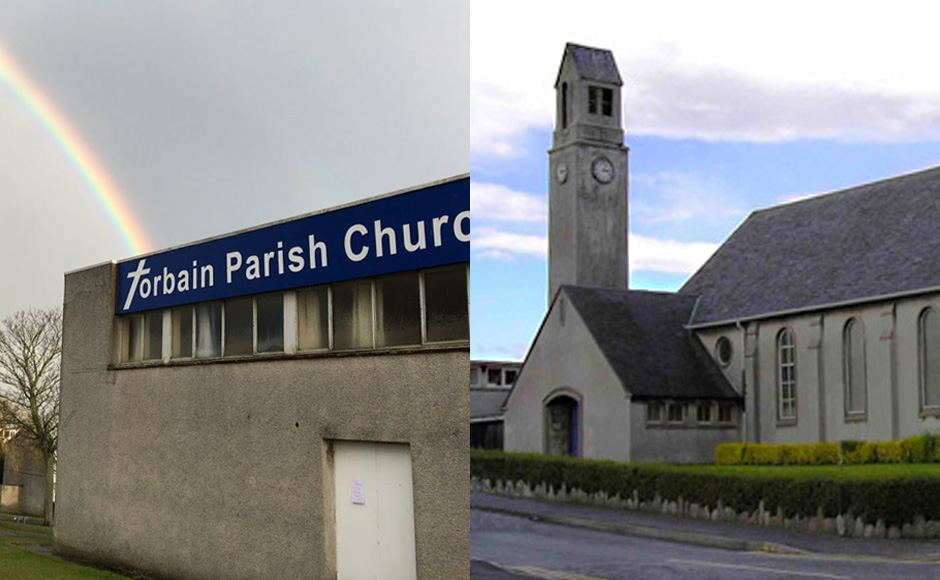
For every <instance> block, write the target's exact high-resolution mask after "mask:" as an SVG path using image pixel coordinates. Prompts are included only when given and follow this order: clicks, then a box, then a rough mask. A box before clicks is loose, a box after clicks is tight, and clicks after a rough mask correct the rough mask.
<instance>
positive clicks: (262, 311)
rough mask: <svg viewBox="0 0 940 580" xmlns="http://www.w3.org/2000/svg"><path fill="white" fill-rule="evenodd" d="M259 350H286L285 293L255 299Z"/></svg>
mask: <svg viewBox="0 0 940 580" xmlns="http://www.w3.org/2000/svg"><path fill="white" fill-rule="evenodd" d="M255 306H256V312H255V314H256V329H257V332H256V338H257V349H256V350H257V352H259V353H261V352H284V295H283V294H281V293H277V294H265V295H264V296H258V297H257V298H256V299H255Z"/></svg>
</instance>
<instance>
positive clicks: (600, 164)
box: [591, 157, 614, 183]
mask: <svg viewBox="0 0 940 580" xmlns="http://www.w3.org/2000/svg"><path fill="white" fill-rule="evenodd" d="M591 173H592V174H593V175H594V179H596V180H598V181H600V182H601V183H610V182H611V181H613V180H614V164H613V163H611V162H610V159H607V158H606V157H598V158H597V159H595V160H594V163H592V164H591Z"/></svg>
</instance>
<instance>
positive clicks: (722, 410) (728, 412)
mask: <svg viewBox="0 0 940 580" xmlns="http://www.w3.org/2000/svg"><path fill="white" fill-rule="evenodd" d="M718 422H719V423H734V406H733V405H728V404H721V405H719V406H718Z"/></svg>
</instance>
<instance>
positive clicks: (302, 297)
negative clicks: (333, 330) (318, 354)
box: [297, 286, 330, 350]
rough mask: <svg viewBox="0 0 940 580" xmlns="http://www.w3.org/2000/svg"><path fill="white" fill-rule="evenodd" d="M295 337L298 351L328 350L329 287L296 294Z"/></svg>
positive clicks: (310, 289)
mask: <svg viewBox="0 0 940 580" xmlns="http://www.w3.org/2000/svg"><path fill="white" fill-rule="evenodd" d="M297 323H298V325H299V327H300V328H299V331H298V333H297V334H298V336H297V342H298V347H299V348H300V350H322V349H326V348H330V310H329V287H328V286H317V287H315V288H307V289H306V290H303V291H301V292H298V293H297Z"/></svg>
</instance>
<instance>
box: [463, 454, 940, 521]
mask: <svg viewBox="0 0 940 580" xmlns="http://www.w3.org/2000/svg"><path fill="white" fill-rule="evenodd" d="M758 455H760V453H758ZM867 469H871V468H868V467H864V466H863V467H855V468H847V467H830V468H826V467H813V468H780V467H772V468H761V467H751V468H747V467H731V468H717V467H711V468H708V467H706V468H702V467H694V466H689V467H679V466H668V465H657V464H631V463H616V462H613V461H595V460H585V459H577V458H564V457H553V456H545V455H530V454H516V453H503V452H500V451H481V450H472V451H471V455H470V474H471V475H472V476H475V477H477V478H480V479H489V480H491V481H493V482H495V481H503V482H519V481H522V482H526V483H528V484H529V485H530V486H532V487H535V486H537V485H539V484H543V485H546V486H549V487H551V488H553V489H555V490H560V489H561V488H562V486H565V487H566V488H567V489H580V490H582V491H584V492H587V493H589V494H593V493H596V492H606V493H607V494H608V495H611V496H613V495H619V496H620V497H621V498H629V497H631V496H632V495H633V493H634V491H636V492H637V493H638V494H639V497H640V499H641V501H650V500H652V499H653V498H654V497H656V496H657V495H658V496H659V497H660V498H661V499H663V500H670V501H676V500H678V499H679V498H680V497H681V498H682V499H683V500H685V501H687V502H691V503H698V504H700V505H706V506H709V507H712V508H714V507H716V506H717V505H718V502H719V501H721V502H722V504H723V505H725V506H728V507H732V508H734V509H735V510H737V511H739V512H741V511H754V510H756V509H757V508H758V505H759V503H760V501H761V500H762V499H763V500H764V502H765V506H766V508H767V509H768V510H770V511H771V512H775V511H776V509H777V506H779V507H780V508H782V510H783V512H784V514H785V515H786V516H787V517H793V516H795V515H800V516H803V517H811V516H815V515H817V513H818V512H819V511H820V510H821V511H822V513H823V514H824V515H826V516H827V517H835V516H836V515H839V514H846V513H849V514H852V515H853V516H859V517H862V518H863V519H864V520H865V521H867V522H875V521H877V520H878V519H883V520H884V521H885V523H886V524H888V525H902V524H904V523H907V522H911V521H913V520H914V518H915V517H916V516H918V515H920V516H923V517H924V518H925V519H927V520H940V502H936V501H924V499H923V498H931V497H940V477H936V475H933V476H926V475H916V473H917V472H916V471H912V470H909V468H906V467H902V466H897V467H896V468H893V467H890V466H884V468H883V469H882V473H880V474H873V475H872V474H863V475H862V476H858V477H846V478H841V477H824V476H820V475H818V474H816V475H814V474H813V471H814V470H816V471H819V470H843V471H845V470H855V471H858V470H867ZM885 469H889V470H890V469H894V470H895V472H893V473H894V475H892V476H889V477H886V476H885V475H884V473H883V470H885ZM768 472H770V473H768ZM774 472H776V473H779V474H780V475H774V474H773V473H774ZM911 473H915V475H911Z"/></svg>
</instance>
